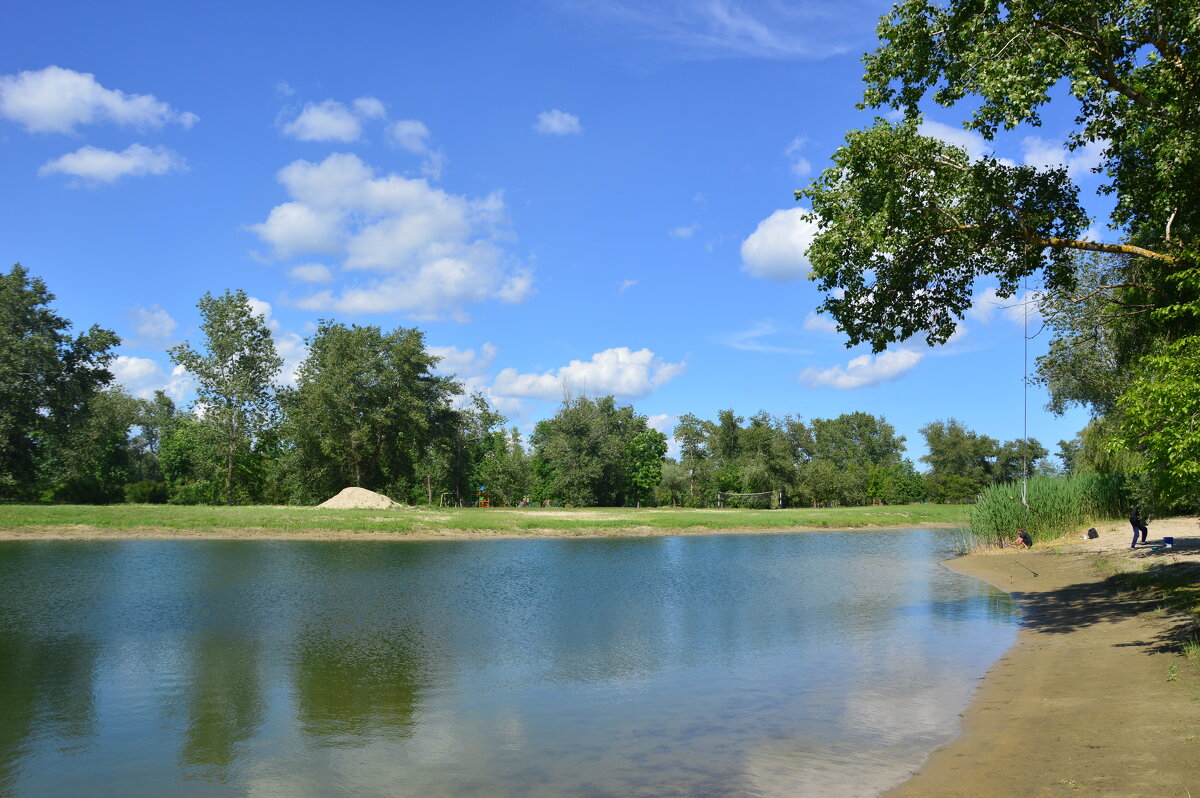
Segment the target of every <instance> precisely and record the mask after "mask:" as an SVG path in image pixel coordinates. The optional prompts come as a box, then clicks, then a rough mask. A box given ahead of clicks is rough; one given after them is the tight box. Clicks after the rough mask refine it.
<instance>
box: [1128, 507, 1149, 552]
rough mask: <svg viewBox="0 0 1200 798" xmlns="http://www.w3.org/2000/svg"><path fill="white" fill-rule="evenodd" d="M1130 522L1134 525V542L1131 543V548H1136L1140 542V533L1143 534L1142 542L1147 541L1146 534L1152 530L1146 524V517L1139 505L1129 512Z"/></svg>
mask: <svg viewBox="0 0 1200 798" xmlns="http://www.w3.org/2000/svg"><path fill="white" fill-rule="evenodd" d="M1129 524H1130V525H1131V526H1132V527H1133V542H1132V543H1130V544H1129V548H1131V549H1136V548H1137V544H1138V535H1139V534H1141V536H1142V542H1143V543H1145V542H1146V534H1147V533H1148V532H1149V531H1150V530H1149V528H1148V527H1147V526H1146V519H1145V518H1143V517H1142V511H1141V510H1140V509H1138V508H1137V507H1134V508H1133V510H1132V511H1131V512H1130V513H1129Z"/></svg>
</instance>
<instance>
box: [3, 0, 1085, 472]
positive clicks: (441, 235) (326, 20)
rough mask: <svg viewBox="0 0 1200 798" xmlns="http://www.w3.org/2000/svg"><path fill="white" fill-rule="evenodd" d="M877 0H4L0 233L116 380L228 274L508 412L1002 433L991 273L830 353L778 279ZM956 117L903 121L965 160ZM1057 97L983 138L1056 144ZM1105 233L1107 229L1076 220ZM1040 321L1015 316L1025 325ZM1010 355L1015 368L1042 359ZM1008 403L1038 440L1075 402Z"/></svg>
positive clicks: (1013, 332)
mask: <svg viewBox="0 0 1200 798" xmlns="http://www.w3.org/2000/svg"><path fill="white" fill-rule="evenodd" d="M888 7H890V4H889V3H884V2H873V1H871V0H846V1H844V2H838V3H832V2H813V3H795V4H782V3H778V2H773V1H769V0H768V1H765V2H754V3H752V2H736V1H735V0H707V1H706V2H670V1H669V0H664V1H663V2H641V1H640V0H565V1H564V2H549V1H548V0H527V1H525V2H513V3H471V2H439V3H426V4H417V3H408V4H382V3H369V2H344V3H339V4H336V5H334V4H324V3H322V4H318V3H307V2H297V3H288V4H249V3H237V4H234V3H223V2H210V3H205V4H193V3H174V4H163V3H133V2H125V3H121V2H116V3H103V4H85V3H56V2H46V3H41V4H20V5H17V6H13V7H11V8H10V9H8V11H7V13H6V21H5V25H4V26H3V27H2V28H0V175H2V176H3V184H4V187H5V190H4V191H3V192H0V203H3V205H2V207H0V241H2V242H3V244H4V251H5V256H6V257H7V261H8V263H9V264H11V263H14V262H20V263H22V264H24V265H25V266H27V267H28V268H29V269H31V270H32V271H33V273H35V274H37V275H39V276H41V277H42V278H44V279H45V280H46V282H47V283H48V284H49V286H50V288H51V290H52V291H53V292H54V293H55V294H56V295H57V296H58V307H59V309H60V311H61V312H62V313H64V315H66V316H67V317H68V318H70V319H71V320H72V321H74V322H75V324H76V325H77V326H78V327H86V326H88V325H90V324H93V323H98V324H101V325H104V326H107V327H110V328H112V329H114V330H116V331H117V332H118V334H120V335H121V336H122V337H123V338H124V343H123V345H122V346H121V348H120V355H121V357H120V358H119V360H118V361H117V364H116V371H117V373H118V376H119V378H120V379H121V381H122V382H123V383H124V384H125V385H126V386H127V387H128V388H129V389H130V390H131V391H132V392H134V393H138V394H143V395H145V394H147V393H149V392H150V391H152V390H153V389H154V388H166V389H167V390H168V391H169V392H172V393H173V394H174V395H175V396H176V398H178V399H181V400H186V399H187V398H188V390H189V387H188V385H189V383H188V378H187V375H185V374H179V373H173V369H172V366H171V363H170V361H169V359H168V358H167V356H166V355H165V352H164V350H165V349H166V347H168V346H170V345H171V344H173V343H176V342H178V341H180V340H184V339H188V340H191V341H192V342H193V343H196V342H197V341H198V335H197V330H196V325H197V323H198V316H197V312H196V309H195V303H196V300H197V299H198V298H199V297H200V296H201V295H202V294H203V293H204V292H205V291H213V292H214V293H219V292H221V291H223V290H224V289H226V288H243V289H245V290H246V291H247V292H248V293H249V294H250V295H251V296H253V297H255V299H256V301H258V302H259V303H260V308H261V310H262V311H263V312H264V314H265V315H266V316H267V318H268V320H269V323H270V325H271V327H272V329H273V330H274V332H275V336H276V340H277V343H278V345H279V348H280V351H281V353H282V354H283V355H284V356H285V358H287V360H288V369H291V368H294V366H295V364H296V363H297V362H298V361H299V360H300V359H301V358H302V357H303V352H304V349H303V346H304V345H303V339H304V337H305V336H307V335H309V334H310V333H311V332H312V330H313V327H314V324H315V322H316V321H317V320H318V319H321V318H328V319H336V320H339V321H344V322H347V323H358V324H377V325H381V326H383V327H384V328H385V329H391V328H394V327H396V326H418V327H420V328H421V329H423V330H424V331H425V332H426V337H427V341H428V343H429V344H430V345H431V346H432V347H434V348H435V351H436V352H437V353H438V354H440V355H442V356H443V357H444V366H445V367H446V368H447V369H449V370H452V371H454V372H455V373H457V374H458V375H459V376H460V377H461V378H463V379H464V380H466V381H467V383H468V385H469V387H471V388H473V389H476V390H480V391H483V392H484V393H485V394H487V395H488V396H489V397H490V399H491V400H492V401H493V403H494V404H495V405H496V406H497V407H498V408H499V409H501V410H502V411H503V412H504V413H506V414H507V415H508V416H509V418H510V421H511V422H512V423H514V424H517V425H519V426H521V427H522V428H524V429H525V430H526V431H528V430H529V429H531V427H532V424H533V423H535V422H536V421H537V420H538V419H540V418H544V417H546V416H547V415H550V414H552V413H553V412H554V410H555V408H556V405H557V403H558V402H559V401H560V400H561V397H562V394H563V386H564V384H565V385H566V386H567V387H568V389H569V390H570V391H572V392H573V393H575V394H581V393H595V394H604V393H615V394H617V396H618V398H619V399H621V400H622V401H626V402H631V403H633V404H634V405H635V406H636V407H637V409H638V410H639V411H640V412H642V413H645V414H647V415H648V416H650V417H651V418H652V421H653V423H654V424H655V425H657V426H659V427H660V428H662V429H664V430H665V431H668V432H669V430H670V427H671V425H672V423H673V421H674V419H675V418H677V417H678V416H679V415H680V414H683V413H688V412H691V413H695V414H696V415H699V416H701V417H703V418H715V416H716V413H717V411H718V410H720V409H722V408H727V407H731V408H733V409H734V410H735V411H737V412H738V413H739V414H741V415H743V416H748V415H750V414H752V413H754V412H756V411H758V410H760V409H763V410H767V411H768V412H770V413H773V414H784V413H796V414H799V415H801V416H803V417H805V418H813V417H825V418H828V417H832V416H836V415H838V414H839V413H842V412H850V411H856V410H862V411H866V412H869V413H874V414H882V415H885V416H886V417H887V418H888V420H889V421H890V422H891V423H892V424H894V425H895V426H896V428H897V429H898V431H899V432H900V433H901V434H903V435H905V436H907V438H908V444H909V450H910V454H911V455H912V456H913V457H914V458H916V457H919V456H920V455H921V454H923V453H924V446H923V440H922V438H921V436H920V434H919V432H918V430H919V428H920V427H921V426H922V425H923V424H925V423H927V422H929V421H933V420H938V419H946V418H950V417H955V418H958V419H960V420H962V421H963V422H964V423H966V424H967V425H968V426H970V427H971V428H973V429H975V430H977V431H979V432H981V433H985V434H988V435H991V436H993V437H996V438H1000V439H1002V440H1003V439H1012V438H1016V437H1018V436H1020V435H1021V432H1022V420H1023V413H1022V358H1023V347H1022V342H1023V341H1022V328H1021V324H1020V323H1019V322H1020V314H1019V309H1018V311H1014V310H1013V309H1011V308H1006V307H1005V306H1007V305H1011V301H1009V302H1002V301H998V300H995V299H994V297H993V296H992V295H991V294H989V293H988V290H989V286H988V285H987V284H986V283H981V284H980V285H979V286H978V287H977V292H978V295H979V299H978V301H977V303H976V306H975V308H974V309H973V311H972V313H971V314H969V315H968V317H967V318H966V319H964V322H963V328H962V329H961V330H960V333H959V334H958V335H956V336H955V338H954V339H953V340H952V341H951V343H949V344H948V345H945V346H942V347H938V348H936V349H931V348H929V347H926V346H925V345H924V344H923V343H922V342H919V341H911V342H908V343H906V344H903V345H900V346H897V347H895V348H893V349H892V350H890V351H889V352H887V353H884V354H881V355H879V356H871V355H870V353H869V352H868V351H867V350H866V349H852V350H847V349H846V348H845V347H844V346H843V340H842V339H841V337H840V336H839V335H838V334H837V333H836V332H835V331H832V330H831V329H829V328H828V324H827V323H826V322H825V321H824V319H822V318H820V317H816V316H814V315H813V311H814V310H815V308H816V306H817V305H818V304H819V302H820V300H821V297H820V295H819V293H818V292H817V291H816V289H815V287H814V286H813V284H811V283H809V282H808V281H807V280H806V279H805V274H806V273H807V270H808V265H807V262H806V261H805V259H804V256H803V250H804V246H805V241H806V240H807V237H808V236H809V235H811V225H810V224H809V223H808V222H807V221H806V220H805V219H804V216H803V210H802V209H800V208H798V206H797V205H796V203H795V202H794V201H793V199H792V192H793V190H794V189H797V188H801V187H803V186H804V185H806V184H807V182H808V180H809V179H811V177H812V176H813V175H815V174H816V173H818V172H819V171H820V170H821V169H823V168H824V167H825V166H827V165H828V159H829V156H830V155H831V154H832V152H833V151H834V150H835V149H836V147H837V146H838V145H839V143H840V142H841V141H842V138H843V135H844V132H845V131H846V130H847V129H850V128H854V127H860V126H862V125H864V124H868V123H869V122H870V119H871V117H872V116H873V115H872V114H869V113H865V112H860V111H857V110H855V108H854V104H855V102H856V101H857V100H858V99H859V97H860V95H861V82H860V81H861V74H862V67H861V63H860V61H859V59H860V57H861V55H862V53H863V52H865V51H866V50H868V49H871V48H872V47H873V44H874V26H875V20H876V19H877V17H878V16H879V14H881V13H883V12H884V11H886V10H887V8H888ZM966 115H967V114H966V112H960V111H956V110H946V109H931V110H930V113H929V117H928V119H929V122H928V126H927V131H928V132H930V133H933V134H935V135H939V136H942V137H945V138H948V139H950V140H953V141H955V142H957V143H960V144H962V145H963V146H966V147H967V148H968V149H969V150H970V151H971V152H972V153H974V154H978V153H979V152H983V151H985V150H990V149H991V146H990V145H989V146H988V147H986V148H985V147H984V145H983V142H982V141H980V140H979V139H978V137H977V136H973V135H972V134H968V133H966V132H964V131H962V130H961V128H960V126H959V124H960V121H961V119H963V118H965V117H966ZM1072 116H1073V109H1072V108H1070V107H1069V106H1062V107H1059V108H1057V109H1055V110H1054V111H1053V112H1052V113H1051V114H1049V115H1048V116H1047V118H1046V123H1045V125H1044V126H1043V127H1042V128H1040V129H1037V130H1024V131H1014V132H1013V133H1012V134H1009V135H1006V136H1005V137H1004V138H1003V140H1001V141H1000V142H999V143H997V144H996V145H995V151H996V152H997V153H998V154H999V155H1001V156H1003V157H1006V158H1009V159H1011V160H1013V161H1015V162H1029V163H1037V164H1064V163H1065V164H1066V165H1067V166H1068V167H1069V168H1070V169H1071V173H1072V175H1073V176H1074V177H1075V178H1076V180H1077V181H1078V182H1079V184H1080V185H1081V187H1083V189H1084V193H1085V198H1087V199H1088V201H1089V203H1090V204H1089V207H1090V208H1091V210H1092V212H1093V214H1094V215H1095V216H1096V217H1097V220H1096V222H1095V226H1096V229H1097V230H1100V231H1103V230H1104V221H1105V217H1106V214H1107V205H1106V204H1104V203H1103V202H1101V201H1100V200H1097V199H1095V198H1094V197H1092V192H1093V191H1094V189H1095V187H1096V185H1098V179H1097V177H1096V176H1095V175H1093V174H1090V173H1089V172H1088V167H1089V166H1091V165H1092V164H1093V163H1094V159H1095V157H1096V153H1094V152H1087V151H1077V152H1075V153H1066V152H1065V151H1064V150H1063V148H1062V142H1063V140H1064V138H1065V134H1066V132H1067V130H1068V129H1069V124H1070V120H1071V117H1072ZM1098 235H1100V237H1101V238H1106V237H1107V236H1106V235H1105V234H1104V233H1099V234H1098ZM1037 327H1038V325H1037V321H1036V318H1035V320H1034V323H1033V324H1032V325H1031V330H1036V329H1037ZM1044 338H1045V336H1042V337H1040V338H1035V339H1034V340H1032V341H1031V342H1030V345H1029V362H1030V365H1031V367H1032V363H1033V358H1034V357H1036V355H1037V354H1040V353H1041V352H1042V351H1043V350H1044V347H1045V340H1044ZM1044 403H1045V396H1044V394H1042V392H1041V391H1040V390H1034V389H1031V390H1030V394H1029V431H1030V434H1031V435H1033V436H1035V437H1038V438H1039V439H1041V440H1042V442H1043V443H1044V444H1046V445H1047V446H1048V447H1049V448H1050V449H1051V450H1053V449H1054V444H1055V442H1056V441H1058V440H1059V439H1060V438H1064V437H1070V436H1071V435H1073V434H1074V433H1075V432H1076V431H1077V430H1078V429H1080V428H1081V427H1082V426H1083V424H1084V423H1085V422H1086V416H1085V414H1084V413H1082V412H1080V411H1074V412H1072V413H1070V414H1068V415H1067V416H1066V417H1064V418H1055V417H1053V416H1051V415H1050V414H1049V413H1047V412H1046V411H1045V410H1044V409H1043V405H1044Z"/></svg>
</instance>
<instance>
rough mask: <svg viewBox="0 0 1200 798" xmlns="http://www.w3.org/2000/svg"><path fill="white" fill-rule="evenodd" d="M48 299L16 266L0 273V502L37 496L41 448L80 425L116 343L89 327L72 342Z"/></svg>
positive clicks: (106, 374)
mask: <svg viewBox="0 0 1200 798" xmlns="http://www.w3.org/2000/svg"><path fill="white" fill-rule="evenodd" d="M53 301H54V294H52V293H50V291H49V290H47V288H46V284H45V283H44V282H42V280H41V279H40V278H38V277H31V276H30V275H29V271H28V270H27V269H25V267H23V266H21V265H20V264H17V265H15V266H13V268H12V270H11V271H9V272H8V274H0V498H6V499H17V498H22V499H28V498H31V497H32V496H33V495H34V494H35V493H36V491H37V487H38V486H37V471H38V465H39V461H40V460H41V458H42V457H43V456H44V455H45V454H46V449H47V447H48V446H50V445H53V441H54V440H55V439H58V440H62V439H63V438H64V436H67V435H69V434H70V433H71V432H72V431H73V430H77V429H79V428H80V427H81V425H82V424H83V423H84V418H85V417H86V414H87V410H88V407H89V404H90V402H91V400H92V399H93V397H95V395H96V394H97V393H98V392H99V391H100V390H101V389H102V388H104V386H106V385H108V383H109V382H111V381H112V373H111V372H110V371H109V370H108V364H109V362H110V361H111V360H112V357H113V354H112V351H111V350H112V348H113V347H115V346H116V345H117V344H119V343H120V339H119V338H118V337H117V336H116V335H115V334H114V333H113V332H112V331H111V330H106V329H104V328H102V327H98V326H95V325H93V326H92V327H91V328H89V329H88V331H87V332H86V333H83V334H82V335H78V336H74V337H72V336H71V335H69V333H68V331H69V330H70V328H71V323H70V322H69V321H67V319H65V318H63V317H62V316H59V315H58V314H57V313H55V312H54V311H53V310H52V309H51V308H50V303H51V302H53Z"/></svg>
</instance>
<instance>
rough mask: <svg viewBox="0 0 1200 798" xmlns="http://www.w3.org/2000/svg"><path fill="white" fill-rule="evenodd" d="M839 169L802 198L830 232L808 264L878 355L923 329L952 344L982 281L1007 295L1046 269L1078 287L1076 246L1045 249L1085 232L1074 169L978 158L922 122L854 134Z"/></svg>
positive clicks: (852, 334)
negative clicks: (1070, 174) (923, 131)
mask: <svg viewBox="0 0 1200 798" xmlns="http://www.w3.org/2000/svg"><path fill="white" fill-rule="evenodd" d="M833 163H834V165H833V166H832V167H830V168H829V169H827V170H825V172H824V173H823V174H822V175H821V176H820V177H818V178H817V179H816V180H815V181H814V182H813V184H812V186H811V187H809V188H808V189H806V190H804V191H798V192H796V197H797V199H801V198H805V199H808V200H809V201H810V202H811V204H812V210H813V214H814V216H815V217H816V218H817V220H818V222H819V223H820V226H821V231H820V232H819V233H818V234H817V236H816V238H815V239H814V240H813V243H812V245H811V246H810V247H809V250H808V258H809V261H810V262H811V263H812V267H813V269H812V275H813V278H814V279H816V280H817V281H818V282H819V284H820V287H821V290H823V291H827V292H829V294H828V296H827V298H826V299H825V301H824V302H823V303H822V310H823V311H824V312H826V313H828V314H829V315H830V316H831V317H832V318H833V319H834V320H835V321H836V322H837V324H838V327H839V329H841V330H842V331H844V332H845V333H846V335H847V337H848V339H849V343H850V344H859V343H863V342H869V343H870V344H871V346H872V348H873V349H874V351H876V352H879V351H882V350H883V349H884V348H885V347H886V346H887V345H888V344H890V343H892V342H894V341H902V340H905V339H907V338H909V337H911V336H913V335H915V334H917V333H919V332H925V333H926V340H927V341H928V342H929V343H930V344H937V343H944V342H945V341H947V340H948V339H949V338H950V336H951V335H952V334H953V333H954V331H955V329H956V325H957V320H958V319H961V318H962V317H963V315H964V313H965V312H966V310H967V309H968V308H969V307H970V306H971V304H972V301H973V298H974V297H973V287H974V284H975V281H976V279H978V278H980V277H982V276H984V275H992V276H995V277H996V278H997V279H998V280H999V281H1000V288H999V294H1000V295H1001V296H1011V295H1012V294H1013V293H1014V292H1015V291H1016V289H1017V287H1018V284H1019V281H1020V279H1021V278H1022V277H1024V276H1026V275H1029V274H1031V273H1033V272H1034V271H1035V270H1037V269H1038V268H1040V267H1042V266H1043V265H1045V268H1046V269H1047V282H1048V283H1049V284H1051V285H1066V286H1069V285H1071V284H1072V279H1073V272H1072V270H1071V268H1070V264H1071V259H1070V255H1069V253H1068V252H1067V250H1064V249H1051V251H1050V255H1048V256H1043V254H1042V250H1043V248H1044V245H1040V246H1038V245H1037V244H1038V243H1039V242H1043V241H1048V240H1051V239H1074V238H1076V237H1077V236H1078V235H1079V234H1080V232H1081V231H1082V230H1083V228H1084V227H1086V226H1087V216H1086V215H1085V214H1084V212H1083V210H1082V208H1081V207H1080V206H1079V204H1078V200H1077V198H1076V196H1075V195H1076V193H1077V191H1076V188H1075V186H1074V185H1073V184H1072V183H1071V181H1070V180H1069V179H1068V178H1067V175H1066V170H1064V169H1058V170H1045V171H1039V170H1038V169H1036V168H1034V167H1031V166H1010V165H1007V164H1004V163H1001V162H1000V161H998V160H996V159H994V158H980V159H977V160H975V161H971V160H970V159H968V157H967V153H966V151H965V150H963V149H962V148H961V147H957V146H955V145H952V144H947V143H945V142H943V141H940V140H939V139H935V138H932V137H929V136H922V135H920V134H918V133H917V121H916V119H910V120H908V121H905V122H901V123H898V124H892V123H890V122H887V121H885V120H882V119H880V120H877V121H876V123H875V125H874V126H872V127H870V128H867V129H865V130H859V131H852V132H850V133H848V134H847V136H846V143H845V144H844V145H843V146H842V147H840V148H839V149H838V150H837V152H836V153H834V155H833ZM950 264H953V266H952V267H951V266H950Z"/></svg>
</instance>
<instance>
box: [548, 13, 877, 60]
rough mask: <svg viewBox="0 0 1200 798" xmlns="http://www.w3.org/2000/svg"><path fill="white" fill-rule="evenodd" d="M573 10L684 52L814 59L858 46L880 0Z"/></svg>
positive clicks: (868, 34) (866, 38)
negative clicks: (828, 3)
mask: <svg viewBox="0 0 1200 798" xmlns="http://www.w3.org/2000/svg"><path fill="white" fill-rule="evenodd" d="M565 7H566V8H568V9H570V10H572V11H574V12H576V13H579V14H586V15H588V16H591V17H594V18H599V19H602V20H607V21H610V22H612V23H614V24H616V25H619V26H621V27H623V28H625V29H630V30H632V31H633V32H634V33H635V34H637V35H640V36H642V37H644V38H647V39H652V40H656V41H661V42H664V43H666V44H668V45H670V46H672V47H673V48H674V49H675V51H676V52H677V53H678V54H679V55H681V56H684V57H691V58H729V57H742V58H745V57H750V58H772V59H818V58H826V57H829V56H832V55H838V54H841V53H845V52H857V51H859V50H862V49H863V48H864V47H866V46H867V44H868V43H869V42H870V41H871V39H872V38H873V35H874V31H875V20H876V19H877V18H878V17H879V15H880V14H882V13H884V12H885V11H886V10H887V5H886V4H884V3H881V2H876V1H875V0H845V1H844V2H842V3H839V4H837V5H836V6H828V5H825V4H818V3H785V2H782V0H700V1H699V2H697V1H696V0H568V2H567V3H566V4H565Z"/></svg>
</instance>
